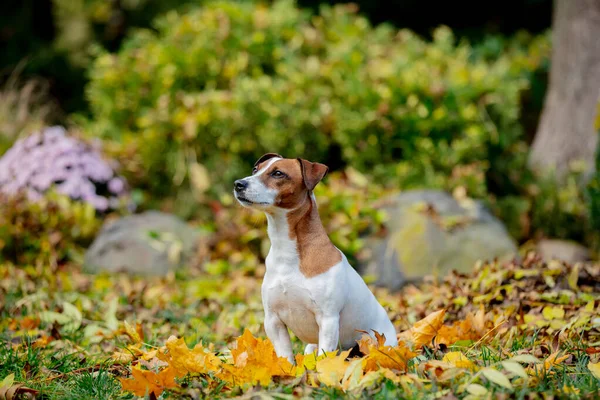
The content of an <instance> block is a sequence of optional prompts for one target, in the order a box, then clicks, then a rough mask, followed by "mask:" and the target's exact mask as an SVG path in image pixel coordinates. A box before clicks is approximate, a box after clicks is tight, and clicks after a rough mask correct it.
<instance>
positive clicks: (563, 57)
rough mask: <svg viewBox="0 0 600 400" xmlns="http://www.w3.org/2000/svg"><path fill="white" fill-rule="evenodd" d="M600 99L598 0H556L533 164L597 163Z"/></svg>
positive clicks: (550, 167)
mask: <svg viewBox="0 0 600 400" xmlns="http://www.w3.org/2000/svg"><path fill="white" fill-rule="evenodd" d="M599 99H600V0H555V1H554V12H553V21H552V59H551V64H550V79H549V88H548V92H547V94H546V98H545V102H544V108H543V111H542V115H541V118H540V124H539V126H538V130H537V133H536V136H535V139H534V141H533V144H532V149H531V153H530V156H529V165H530V167H531V168H532V169H533V170H535V171H538V172H542V173H543V172H554V173H556V177H557V178H561V177H563V176H564V174H565V173H566V172H568V168H569V165H570V164H571V162H573V161H578V160H579V161H583V162H585V168H586V173H591V172H593V170H594V166H595V154H596V147H597V144H598V133H597V132H596V131H595V130H594V119H595V116H596V112H597V104H598V100H599Z"/></svg>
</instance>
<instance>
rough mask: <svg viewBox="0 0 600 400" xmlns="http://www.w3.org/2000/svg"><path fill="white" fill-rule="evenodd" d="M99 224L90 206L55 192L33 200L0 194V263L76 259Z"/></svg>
mask: <svg viewBox="0 0 600 400" xmlns="http://www.w3.org/2000/svg"><path fill="white" fill-rule="evenodd" d="M100 224H101V221H100V219H98V218H96V211H95V210H94V208H93V207H92V206H91V205H89V204H87V203H79V202H75V201H71V200H70V199H69V198H68V197H64V196H61V195H58V194H56V193H49V194H48V195H47V196H45V197H44V198H43V199H41V200H40V201H37V202H30V201H28V200H27V199H26V198H25V197H21V196H10V197H8V196H5V195H1V194H0V263H2V262H5V261H10V262H13V263H15V264H17V265H36V264H38V263H39V264H41V265H43V266H51V267H52V266H54V267H56V266H57V265H58V264H60V263H63V262H67V261H73V260H78V259H79V257H81V255H82V254H83V251H84V249H85V247H86V246H87V245H89V244H90V243H91V241H92V240H93V239H94V235H95V234H96V232H97V231H98V229H99V228H100Z"/></svg>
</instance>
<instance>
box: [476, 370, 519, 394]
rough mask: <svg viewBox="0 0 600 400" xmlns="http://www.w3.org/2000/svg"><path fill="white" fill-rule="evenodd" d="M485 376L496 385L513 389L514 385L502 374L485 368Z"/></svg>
mask: <svg viewBox="0 0 600 400" xmlns="http://www.w3.org/2000/svg"><path fill="white" fill-rule="evenodd" d="M481 373H482V374H483V376H485V377H486V378H487V379H488V380H489V381H490V382H493V383H495V384H496V385H498V386H502V387H505V388H507V389H511V390H512V388H513V386H512V384H511V383H510V381H509V380H508V378H507V377H506V375H504V374H503V373H502V372H500V371H497V370H495V369H492V368H484V369H482V370H481Z"/></svg>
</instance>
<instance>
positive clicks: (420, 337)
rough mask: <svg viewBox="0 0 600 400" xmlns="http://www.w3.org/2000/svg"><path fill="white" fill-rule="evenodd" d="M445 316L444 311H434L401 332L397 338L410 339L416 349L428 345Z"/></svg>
mask: <svg viewBox="0 0 600 400" xmlns="http://www.w3.org/2000/svg"><path fill="white" fill-rule="evenodd" d="M445 315H446V310H440V311H435V312H433V313H431V314H429V315H427V316H426V317H425V318H423V319H422V320H420V321H417V322H416V323H415V324H414V325H413V326H412V328H410V329H409V330H407V331H404V332H402V333H401V334H399V335H398V337H399V339H403V340H411V339H412V342H413V343H414V344H415V346H417V347H420V346H423V345H425V344H428V343H430V342H431V340H432V339H433V338H434V337H435V335H437V333H438V331H439V329H440V328H441V327H442V325H443V323H444V316H445Z"/></svg>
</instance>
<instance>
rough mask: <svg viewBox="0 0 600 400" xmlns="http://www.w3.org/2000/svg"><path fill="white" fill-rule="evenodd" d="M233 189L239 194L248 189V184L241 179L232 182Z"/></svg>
mask: <svg viewBox="0 0 600 400" xmlns="http://www.w3.org/2000/svg"><path fill="white" fill-rule="evenodd" d="M233 185H234V187H235V191H236V192H241V191H242V190H244V189H246V188H247V187H248V182H247V181H245V180H243V179H238V180H237V181H235V182H234V184H233Z"/></svg>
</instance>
